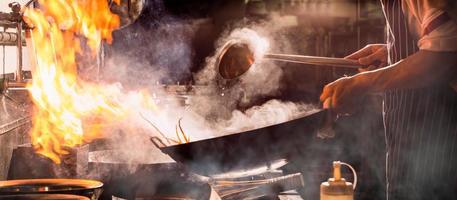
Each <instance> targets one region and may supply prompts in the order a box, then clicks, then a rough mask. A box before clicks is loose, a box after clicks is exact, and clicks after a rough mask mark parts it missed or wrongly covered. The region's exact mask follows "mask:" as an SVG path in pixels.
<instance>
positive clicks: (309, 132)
mask: <svg viewBox="0 0 457 200" xmlns="http://www.w3.org/2000/svg"><path fill="white" fill-rule="evenodd" d="M326 112H327V110H318V111H314V112H311V113H310V112H307V113H303V114H301V115H299V116H298V117H297V118H295V119H293V120H290V121H286V122H283V123H279V124H275V125H270V126H267V127H263V128H258V129H254V130H250V131H245V132H240V133H235V134H230V135H226V136H222V137H216V138H211V139H206V140H200V141H195V142H189V143H185V144H179V145H171V146H166V145H165V143H163V142H162V141H161V140H160V138H157V137H153V138H151V141H152V142H153V144H154V145H155V146H156V147H158V148H159V149H160V150H161V151H162V152H164V153H166V154H168V155H169V156H170V157H171V158H172V159H174V160H175V161H177V162H179V163H182V164H183V165H185V166H186V167H187V168H188V169H189V170H190V171H192V172H195V173H197V174H200V175H207V176H212V175H217V174H222V173H227V172H231V171H239V170H243V169H253V168H258V167H261V166H265V165H267V166H268V165H271V164H272V163H274V162H275V161H278V160H281V159H287V158H288V157H289V156H290V155H292V154H293V153H294V152H296V151H298V149H299V148H300V147H301V146H304V145H306V143H307V142H310V141H311V140H312V139H313V138H314V137H315V136H316V134H314V133H316V132H317V130H318V129H319V128H320V126H321V125H322V124H324V122H325V120H326V116H327V115H326Z"/></svg>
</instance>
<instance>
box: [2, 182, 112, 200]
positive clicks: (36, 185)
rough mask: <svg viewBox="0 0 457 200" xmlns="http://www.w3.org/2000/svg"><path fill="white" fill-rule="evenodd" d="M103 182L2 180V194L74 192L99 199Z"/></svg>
mask: <svg viewBox="0 0 457 200" xmlns="http://www.w3.org/2000/svg"><path fill="white" fill-rule="evenodd" d="M102 187H103V183H101V182H99V181H95V180H85V179H22V180H9V181H0V196H3V195H23V194H74V195H82V196H85V197H89V198H90V199H98V197H99V196H100V194H101V192H102Z"/></svg>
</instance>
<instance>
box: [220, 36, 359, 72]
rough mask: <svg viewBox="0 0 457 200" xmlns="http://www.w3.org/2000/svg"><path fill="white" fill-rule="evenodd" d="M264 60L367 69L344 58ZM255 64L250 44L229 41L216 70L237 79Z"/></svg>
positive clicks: (270, 56)
mask: <svg viewBox="0 0 457 200" xmlns="http://www.w3.org/2000/svg"><path fill="white" fill-rule="evenodd" d="M262 59H269V60H275V61H283V62H292V63H302V64H312V65H320V66H332V67H343V68H353V69H357V68H363V67H366V66H363V65H360V64H359V63H358V62H357V61H355V60H349V59H344V58H330V57H317V56H303V55H291V54H272V53H267V54H264V55H263V57H262ZM254 62H255V57H254V52H253V51H252V50H251V49H250V48H249V45H248V44H246V43H243V42H233V41H229V42H228V43H226V44H225V45H224V47H223V48H222V50H221V51H220V54H219V56H218V58H217V61H216V69H217V70H218V72H219V74H220V75H221V76H222V78H224V79H235V78H237V77H239V76H241V75H243V74H244V73H246V72H247V71H248V70H249V68H251V66H252V64H254Z"/></svg>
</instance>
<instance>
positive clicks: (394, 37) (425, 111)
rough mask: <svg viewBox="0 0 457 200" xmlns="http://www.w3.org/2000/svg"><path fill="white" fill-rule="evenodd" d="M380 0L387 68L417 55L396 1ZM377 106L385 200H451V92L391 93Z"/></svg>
mask: <svg viewBox="0 0 457 200" xmlns="http://www.w3.org/2000/svg"><path fill="white" fill-rule="evenodd" d="M381 2H382V4H383V9H384V14H385V17H386V19H387V22H388V24H387V27H388V34H387V35H388V36H387V43H388V44H389V47H390V48H389V62H390V63H389V64H392V63H395V62H397V61H399V60H401V59H404V58H406V57H407V56H409V55H411V54H413V53H414V52H416V51H418V47H417V39H415V38H413V37H412V34H410V32H409V30H408V25H407V20H406V19H405V16H404V15H403V12H402V9H401V0H381ZM436 67H440V66H439V64H437V66H436ZM383 106H384V113H383V114H384V125H385V134H386V145H387V157H386V159H387V164H386V175H387V199H389V200H390V199H402V200H403V199H457V93H456V92H455V91H453V90H452V88H451V87H450V86H449V85H447V84H446V85H444V84H441V85H439V84H437V85H431V86H429V87H427V88H420V89H412V90H393V91H389V92H386V93H385V95H384V105H383Z"/></svg>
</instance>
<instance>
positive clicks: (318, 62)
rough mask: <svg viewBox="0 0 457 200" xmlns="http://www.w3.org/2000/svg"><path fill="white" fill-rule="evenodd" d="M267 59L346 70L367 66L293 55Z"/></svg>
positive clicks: (273, 56)
mask: <svg viewBox="0 0 457 200" xmlns="http://www.w3.org/2000/svg"><path fill="white" fill-rule="evenodd" d="M264 58H265V59H270V60H277V61H284V62H294V63H303V64H312V65H323V66H334V67H345V68H354V69H357V68H364V67H366V66H364V65H361V64H359V63H358V62H357V61H355V60H349V59H345V58H330V57H318V56H302V55H291V54H265V55H264Z"/></svg>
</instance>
